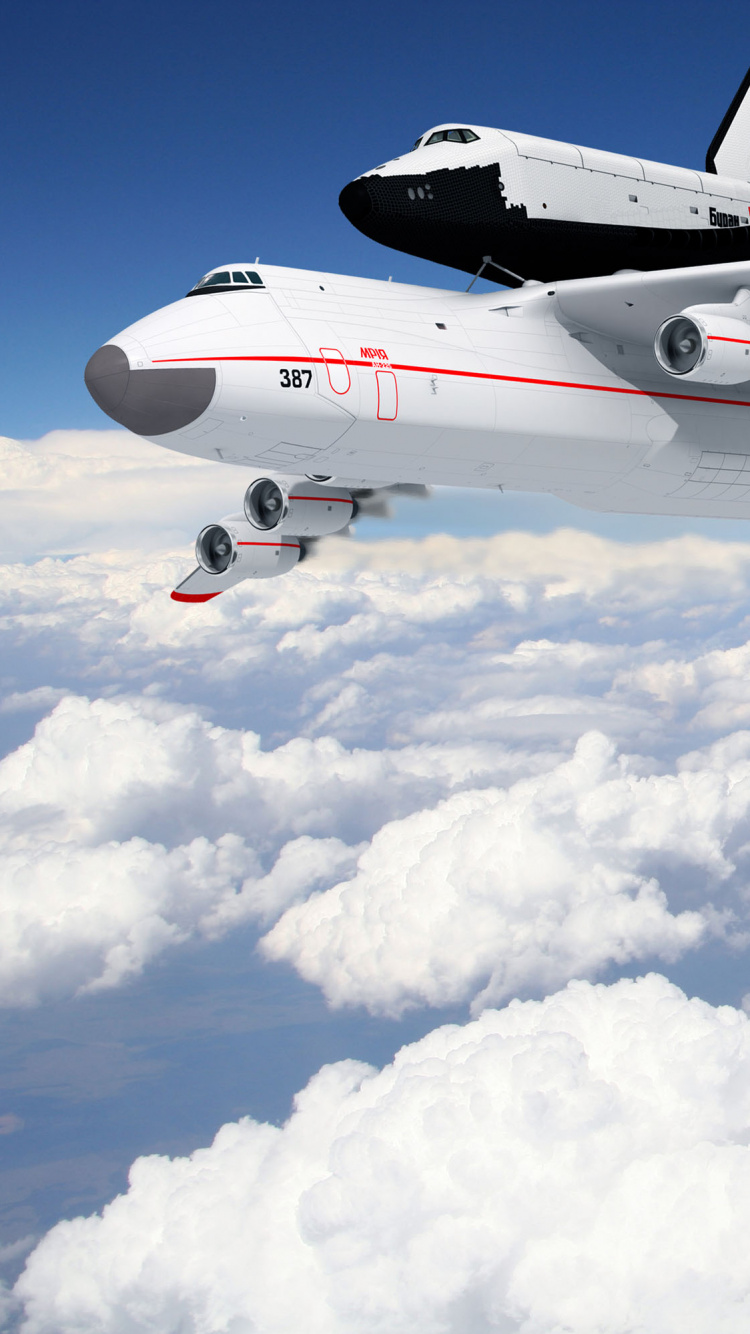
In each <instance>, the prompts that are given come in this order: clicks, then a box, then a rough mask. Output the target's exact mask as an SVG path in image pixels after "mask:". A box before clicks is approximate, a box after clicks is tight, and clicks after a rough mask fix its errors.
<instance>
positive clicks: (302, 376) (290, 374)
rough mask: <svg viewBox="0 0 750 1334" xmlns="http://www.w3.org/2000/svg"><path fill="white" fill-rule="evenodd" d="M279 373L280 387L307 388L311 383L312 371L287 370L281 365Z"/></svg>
mask: <svg viewBox="0 0 750 1334" xmlns="http://www.w3.org/2000/svg"><path fill="white" fill-rule="evenodd" d="M279 375H280V376H281V387H282V389H309V388H310V385H311V383H312V371H296V370H295V371H288V370H287V368H286V366H282V368H281V370H280V371H279Z"/></svg>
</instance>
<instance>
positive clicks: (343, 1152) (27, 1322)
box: [15, 975, 750, 1334]
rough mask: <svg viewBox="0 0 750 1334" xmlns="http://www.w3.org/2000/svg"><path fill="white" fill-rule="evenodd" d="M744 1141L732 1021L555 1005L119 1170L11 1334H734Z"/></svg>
mask: <svg viewBox="0 0 750 1334" xmlns="http://www.w3.org/2000/svg"><path fill="white" fill-rule="evenodd" d="M749 1139H750V1023H749V1022H748V1019H747V1016H746V1015H745V1014H744V1013H742V1012H741V1011H737V1010H734V1009H731V1008H729V1007H723V1008H720V1009H714V1008H712V1007H711V1006H710V1005H707V1004H705V1003H704V1002H702V1001H699V1000H687V999H686V997H685V996H684V995H683V994H682V992H680V991H679V990H677V988H675V987H673V986H671V985H670V984H669V983H668V982H667V981H666V980H665V979H663V978H660V977H658V976H654V975H651V976H649V977H647V978H644V979H641V980H639V981H637V982H633V981H621V982H619V983H617V984H615V985H613V986H610V987H606V986H602V985H598V986H592V985H590V984H588V983H585V982H574V983H571V984H570V985H569V986H568V987H567V989H566V990H564V991H561V992H559V993H558V994H556V995H553V996H551V997H549V998H548V999H546V1000H544V1001H542V1002H525V1003H521V1002H518V1001H514V1002H512V1003H511V1004H510V1005H509V1006H508V1007H507V1009H505V1010H502V1011H492V1010H488V1011H485V1013H484V1014H483V1015H482V1016H481V1018H480V1019H478V1020H476V1021H475V1022H473V1023H470V1024H468V1025H467V1026H465V1027H460V1026H451V1027H446V1028H439V1029H437V1030H436V1031H435V1032H433V1033H431V1034H430V1035H429V1036H428V1037H426V1038H424V1039H423V1040H422V1041H421V1042H418V1043H415V1044H414V1045H412V1046H409V1047H405V1048H404V1049H403V1050H402V1051H401V1052H399V1054H398V1055H397V1057H396V1058H395V1060H394V1062H393V1064H392V1065H389V1066H387V1067H386V1068H385V1069H384V1070H382V1071H379V1072H378V1071H376V1070H373V1069H372V1068H371V1067H368V1066H363V1065H361V1064H360V1063H357V1062H353V1061H346V1062H341V1063H339V1064H337V1065H334V1066H328V1067H325V1068H324V1069H323V1070H321V1071H320V1072H319V1074H317V1075H316V1076H315V1077H314V1078H313V1080H312V1081H311V1082H310V1084H309V1085H308V1086H307V1088H306V1089H305V1090H304V1091H303V1092H302V1093H300V1094H299V1095H298V1096H297V1099H296V1105H295V1111H294V1113H293V1115H292V1116H291V1118H290V1119H289V1121H288V1122H287V1123H286V1124H285V1125H284V1126H283V1127H281V1128H277V1127H274V1126H271V1125H260V1124H258V1123H256V1122H254V1121H252V1120H250V1119H244V1120H242V1121H240V1122H239V1123H236V1124H231V1125H225V1126H223V1127H222V1129H221V1130H220V1131H219V1133H218V1135H217V1136H216V1138H215V1140H214V1142H213V1144H212V1145H211V1146H210V1148H206V1149H200V1150H198V1151H197V1152H195V1153H194V1154H192V1156H191V1157H190V1158H178V1159H174V1160H169V1159H167V1158H163V1157H158V1156H154V1157H150V1158H142V1159H139V1160H138V1161H137V1162H136V1163H135V1164H134V1165H133V1167H132V1169H131V1173H130V1187H129V1190H128V1192H127V1194H125V1195H122V1196H120V1197H118V1198H117V1199H115V1200H114V1201H113V1202H112V1203H111V1204H109V1205H108V1206H107V1207H106V1208H105V1209H104V1210H103V1213H102V1215H101V1216H95V1217H90V1218H78V1219H74V1220H72V1221H70V1222H64V1223H60V1224H58V1225H57V1226H56V1227H55V1228H53V1229H52V1231H51V1232H50V1233H49V1234H48V1235H47V1236H46V1237H45V1238H44V1240H43V1241H42V1242H41V1244H40V1245H39V1246H38V1247H37V1248H36V1250H35V1251H34V1252H33V1253H32V1255H31V1256H30V1258H29V1260H28V1262H27V1267H26V1270H25V1272H24V1274H23V1275H22V1276H21V1278H20V1279H19V1280H18V1283H17V1285H16V1289H15V1300H16V1301H17V1302H18V1303H19V1304H22V1305H23V1309H24V1311H25V1319H24V1322H23V1324H22V1326H21V1328H22V1330H23V1334H53V1332H54V1334H85V1332H86V1331H92V1332H93V1331H94V1330H96V1331H97V1332H98V1334H124V1331H126V1330H127V1331H133V1332H134V1334H135V1332H136V1331H144V1334H145V1331H155V1330H158V1331H159V1332H160V1334H177V1331H180V1334H207V1331H211V1332H212V1334H251V1331H252V1334H288V1331H289V1330H293V1329H303V1328H304V1329H305V1330H308V1331H310V1334H376V1332H377V1334H380V1331H383V1330H386V1329H387V1330H388V1331H393V1334H401V1332H403V1334H406V1332H407V1331H409V1332H411V1331H413V1330H419V1331H420V1334H467V1332H468V1331H470V1332H471V1334H490V1331H501V1332H502V1334H512V1332H513V1331H516V1332H517V1334H550V1331H552V1330H555V1331H560V1334H631V1332H632V1331H633V1330H635V1329H643V1330H648V1331H649V1334H674V1331H675V1330H682V1329H684V1330H688V1329H689V1330H690V1331H691V1334H738V1331H739V1330H741V1329H744V1328H746V1326H747V1323H748V1320H750V1260H748V1253H747V1245H746V1237H747V1233H748V1228H750V1156H749V1155H748V1140H749Z"/></svg>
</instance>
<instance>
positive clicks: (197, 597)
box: [170, 588, 223, 602]
mask: <svg viewBox="0 0 750 1334" xmlns="http://www.w3.org/2000/svg"><path fill="white" fill-rule="evenodd" d="M222 591H223V590H222V589H221V588H220V589H219V591H218V592H217V593H178V592H177V590H176V589H175V591H174V593H170V597H171V598H172V600H173V601H174V602H210V601H211V598H217V597H218V596H219V593H221V592H222Z"/></svg>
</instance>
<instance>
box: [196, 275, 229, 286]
mask: <svg viewBox="0 0 750 1334" xmlns="http://www.w3.org/2000/svg"><path fill="white" fill-rule="evenodd" d="M231 281H232V280H231V278H230V277H229V274H228V273H209V275H208V277H207V278H201V280H200V282H199V283H196V287H215V286H216V284H217V283H230V282H231Z"/></svg>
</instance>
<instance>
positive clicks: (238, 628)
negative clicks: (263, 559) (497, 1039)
mask: <svg viewBox="0 0 750 1334" xmlns="http://www.w3.org/2000/svg"><path fill="white" fill-rule="evenodd" d="M6 455H7V459H6V462H7V468H6V473H5V481H4V484H3V486H2V487H0V513H2V514H6V515H7V517H8V522H9V524H11V528H12V524H13V523H15V522H17V523H18V525H20V526H21V527H23V530H24V532H26V531H29V532H31V530H32V528H33V525H31V528H30V527H29V524H28V523H27V518H28V515H27V514H26V510H25V509H24V506H32V507H33V505H35V504H36V503H37V501H38V502H39V503H40V504H41V505H42V506H44V505H47V504H49V513H48V517H49V525H48V526H47V527H46V528H45V530H44V531H45V534H46V536H45V539H44V543H46V545H47V548H48V549H50V550H60V549H64V548H65V547H66V544H67V543H69V542H72V541H73V540H74V539H75V540H78V539H80V544H81V545H83V546H86V545H87V544H88V545H89V546H91V547H96V546H97V545H99V544H101V543H102V542H103V541H104V540H105V539H106V536H107V534H110V536H111V538H112V540H113V541H115V542H117V541H119V542H124V543H126V544H128V545H129V544H130V543H131V542H132V541H133V540H135V539H136V538H137V540H138V541H141V540H143V542H144V544H145V545H147V546H149V547H151V548H152V550H151V554H150V555H148V556H146V555H144V553H143V552H140V553H139V552H133V551H123V550H119V551H118V550H111V551H109V552H105V551H97V550H94V551H89V553H88V554H85V555H79V556H77V557H75V558H73V559H65V560H62V559H53V558H51V557H48V558H46V559H41V560H38V561H36V562H35V563H31V564H9V565H6V566H4V567H3V581H2V587H1V588H0V634H1V635H2V638H3V650H4V664H5V667H6V675H5V677H4V681H3V686H4V690H5V699H4V702H0V716H2V718H3V720H4V725H6V726H10V725H11V724H12V725H13V727H14V728H17V727H18V726H19V725H20V721H21V720H22V718H23V712H24V711H26V712H32V713H33V711H35V710H36V711H37V712H39V711H40V710H43V709H45V708H49V707H50V706H51V705H52V704H54V702H55V701H56V700H60V703H59V704H58V706H57V708H56V709H55V710H54V712H53V713H52V714H51V715H50V717H49V718H48V719H46V720H43V722H42V723H41V724H40V727H39V728H38V730H37V733H36V735H35V737H34V739H33V741H32V742H30V743H29V745H28V746H26V747H22V748H21V749H20V750H19V751H17V752H16V753H15V754H14V755H10V756H8V757H7V758H6V760H5V761H4V762H3V763H2V765H1V766H0V808H2V810H3V813H4V817H5V822H6V828H7V833H6V835H5V841H4V842H2V843H0V858H2V859H3V861H4V866H5V871H6V873H7V874H6V877H5V883H6V888H5V892H4V896H3V904H4V912H5V914H6V917H5V921H6V927H7V931H6V934H5V937H4V944H3V946H2V968H1V969H0V994H2V996H3V998H4V1000H5V1001H6V1003H14V1002H16V1001H18V1000H21V1001H23V1002H24V1003H28V1002H31V1001H33V1000H35V999H38V998H40V997H43V996H47V995H59V994H67V993H69V992H70V991H71V990H73V991H75V990H78V989H80V988H86V987H90V986H94V985H102V984H103V983H104V982H105V981H106V982H107V984H114V983H115V982H117V981H118V980H123V979H125V978H126V977H128V976H129V975H131V973H132V972H133V971H137V970H138V969H140V968H141V967H143V966H144V964H145V963H146V962H147V961H148V960H149V959H150V958H152V957H154V956H155V954H156V953H158V952H159V951H160V950H162V949H164V948H166V947H167V946H170V945H174V944H177V943H179V942H180V941H182V940H184V939H186V938H188V937H190V936H194V935H196V934H198V935H204V936H206V935H215V934H217V933H221V932H223V931H226V930H229V929H231V928H232V927H233V926H235V925H239V924H240V923H243V922H246V921H248V920H253V921H257V922H259V923H262V924H264V925H265V926H268V925H270V924H271V923H273V922H274V921H275V920H276V919H277V918H278V917H279V915H280V914H281V915H282V918H281V921H280V922H279V923H278V925H277V926H276V927H275V929H274V930H273V932H272V933H271V935H270V937H269V942H268V948H269V949H270V950H271V951H272V952H273V954H274V955H275V957H277V958H280V959H281V958H283V959H285V960H288V961H290V962H292V963H293V964H294V966H295V967H297V968H299V969H300V971H301V972H302V973H303V974H304V975H305V976H306V977H308V978H310V979H312V980H315V981H316V982H318V984H319V985H322V986H324V987H325V989H326V992H327V994H328V995H329V997H330V998H331V999H332V1000H333V1001H335V1002H337V1003H344V1002H346V1003H351V1002H363V1003H365V1004H367V1005H369V1006H371V1008H373V1009H378V1010H387V1011H389V1012H398V1011H399V1010H400V1009H401V1008H402V1007H403V1006H404V1005H410V1004H424V1003H431V1004H443V1003H445V1002H447V1001H450V1000H455V999H465V1000H469V1001H471V1000H473V1001H474V1003H475V1004H476V1005H480V1004H482V1003H485V1002H486V1001H487V1000H488V999H491V998H497V997H501V996H504V995H507V994H509V991H510V990H512V989H513V988H514V987H533V988H538V987H544V986H551V985H558V984H559V983H561V982H563V981H564V980H566V979H567V978H568V977H569V976H571V974H573V973H576V972H583V973H586V974H587V975H591V976H593V975H596V974H597V973H599V972H600V971H601V970H602V969H604V968H606V967H608V966H609V965H612V964H614V965H622V964H624V963H625V962H627V961H628V960H631V959H639V958H644V957H648V956H651V955H654V956H657V957H660V958H661V959H663V960H670V959H672V958H674V957H676V956H677V955H678V954H679V953H680V951H683V950H685V949H686V948H696V947H698V946H699V945H700V943H701V941H703V940H704V939H706V938H707V937H708V935H709V934H713V935H714V936H715V934H716V933H717V932H724V933H725V934H727V933H730V934H731V936H732V941H733V944H734V946H736V947H739V946H740V945H741V944H743V942H744V935H743V932H744V930H745V926H746V918H747V902H746V897H745V892H744V880H743V876H744V873H745V866H746V862H745V853H744V851H743V844H744V843H747V841H748V834H747V809H746V804H745V797H744V793H745V790H746V786H747V784H746V779H745V768H744V766H745V764H746V759H745V756H746V755H747V753H748V748H747V742H746V737H745V734H744V732H743V731H742V730H737V729H744V728H745V727H746V726H747V725H748V721H750V695H748V692H747V689H746V685H745V680H746V677H747V670H746V668H747V660H748V648H747V635H748V624H749V623H748V622H746V610H745V609H746V606H747V603H748V597H749V595H750V545H748V544H744V543H739V542H727V543H719V542H712V541H709V540H707V539H705V538H700V537H683V538H679V539H675V540H673V541H669V542H661V543H658V542H651V543H632V544H622V543H615V542H609V541H606V540H605V539H603V538H600V537H596V536H594V535H592V534H588V533H581V532H575V531H573V530H568V531H565V532H558V533H553V534H548V535H544V536H534V535H530V534H527V533H503V534H500V535H498V536H497V537H495V538H492V539H490V540H469V541H467V540H457V539H454V538H450V537H446V536H444V535H443V536H441V535H435V536H433V537H430V538H428V539H426V540H425V541H421V542H416V541H405V540H398V541H385V542H382V543H379V544H378V543H375V544H369V545H368V544H363V543H359V542H349V543H347V542H344V541H338V542H335V541H332V542H331V543H329V544H328V545H324V546H323V547H322V548H321V552H320V554H319V556H318V557H316V558H315V559H314V560H312V561H311V562H310V563H309V564H308V565H305V566H303V567H302V568H301V569H300V570H298V571H294V572H293V573H292V574H291V575H290V576H288V577H287V578H283V579H280V580H278V581H275V580H271V581H267V582H264V583H261V584H258V585H256V586H253V585H251V584H248V585H243V586H241V587H240V588H239V589H238V590H236V591H235V592H233V593H231V594H227V595H225V596H223V597H222V598H219V599H217V600H216V601H215V602H212V603H211V604H209V605H207V606H201V607H199V608H185V607H184V606H179V605H177V604H175V603H172V602H171V601H170V600H169V596H168V593H169V590H170V588H171V587H173V585H174V583H175V582H177V581H179V579H180V578H181V577H183V576H184V574H185V573H186V572H187V569H189V566H190V554H189V542H188V541H187V540H186V542H185V546H184V547H183V548H182V549H181V551H180V552H175V551H174V550H161V551H157V550H155V549H153V546H154V543H156V542H159V541H164V540H165V537H164V534H165V533H167V532H168V531H171V526H172V523H173V519H174V516H175V515H176V514H177V513H178V512H179V513H180V514H182V513H185V514H192V513H193V512H195V515H196V517H195V525H196V526H199V525H200V523H201V522H202V521H203V519H205V518H206V517H207V516H208V517H210V515H211V514H213V513H215V512H218V511H215V510H214V509H212V508H211V507H212V506H213V505H214V498H215V497H214V498H212V497H213V492H212V491H211V487H212V486H213V485H214V483H213V482H211V481H210V478H211V477H213V478H218V479H220V481H221V485H222V486H223V485H224V479H226V480H228V481H229V482H230V483H231V486H236V485H237V483H238V482H239V483H240V484H241V483H242V482H243V480H244V474H243V473H242V471H241V470H237V471H236V472H235V471H233V470H231V469H227V468H223V467H222V466H221V465H205V466H204V465H201V464H196V463H195V462H191V461H190V460H184V459H181V458H180V457H179V456H174V455H172V454H170V453H169V452H168V451H164V450H160V449H158V448H156V447H151V446H148V445H145V444H143V442H138V441H135V440H134V439H132V438H130V437H128V436H127V434H125V433H122V432H109V433H104V432H103V433H96V432H90V433H73V432H69V433H56V434H55V435H53V436H50V437H46V438H45V440H44V441H41V442H37V443H36V444H32V445H17V444H15V443H14V442H6ZM175 470H176V471H175ZM179 479H182V481H180V480H179ZM131 483H132V485H131ZM178 483H179V485H178ZM91 488H94V489H93V490H92V489H91ZM96 488H99V491H96ZM180 488H182V489H180ZM94 502H96V503H94ZM14 506H17V507H18V508H17V510H16V509H14ZM170 507H171V508H170ZM191 507H192V508H191ZM230 507H231V506H230ZM209 509H210V513H209ZM198 511H200V514H199V513H198ZM14 514H17V518H16V519H14V518H13V515H14ZM25 515H26V517H24V516H25ZM87 515H88V516H89V517H90V522H91V524H92V525H93V526H91V527H87V526H86V524H87V523H89V519H88V518H87V517H86V516H87ZM170 516H172V517H170ZM191 522H192V521H191ZM139 524H142V526H143V533H141V530H140V529H139V527H138V525H139ZM61 525H62V526H61ZM117 525H119V527H118V526H117ZM9 531H10V529H9ZM13 531H15V530H13ZM139 534H140V535H139ZM144 534H145V536H144ZM76 535H77V537H76ZM134 535H135V537H134ZM29 540H30V541H31V540H32V538H31V537H30V538H29ZM180 540H181V541H182V539H180ZM44 543H43V544H42V545H44ZM50 645H53V646H54V656H53V655H52V654H51V653H50ZM123 690H124V691H132V692H133V694H132V696H128V698H125V699H123V698H119V697H110V698H106V699H102V700H98V701H97V700H94V701H93V702H90V701H89V700H82V699H81V698H80V695H81V693H82V692H84V693H85V694H86V695H95V694H96V693H97V692H103V693H104V694H106V695H108V696H112V695H113V693H114V694H115V696H117V695H118V694H119V692H121V691H123ZM139 691H140V692H141V694H140V696H139V695H138V693H137V692H139ZM175 699H181V700H183V701H184V700H196V701H197V703H196V704H195V705H192V704H189V705H186V704H184V703H181V704H177V703H174V702H167V701H174V700H175ZM207 715H208V716H207ZM210 717H213V718H216V719H218V720H219V721H220V722H221V723H223V724H225V725H224V726H223V727H219V726H214V725H213V724H212V722H211V721H210V720H209V718H210ZM727 732H728V733H729V738H728V739H727V740H726V741H725V742H724V743H723V747H724V748H723V750H721V751H716V750H712V749H711V745H712V743H713V742H714V741H715V739H716V737H717V736H718V737H721V735H722V734H723V733H727ZM590 733H597V734H602V735H603V736H604V737H606V741H603V740H597V739H596V737H593V738H589V739H588V740H587V741H586V742H585V743H581V738H582V737H584V736H586V735H587V734H590ZM15 734H16V735H17V733H15ZM579 743H580V744H579ZM577 744H579V750H578V752H577V757H576V759H575V760H571V754H572V752H573V749H574V747H575V746H576V745H577ZM688 749H690V751H691V752H693V751H694V756H693V758H692V759H691V758H688V759H684V760H683V761H680V763H679V765H678V757H679V756H680V755H684V752H685V751H686V750H688ZM717 756H718V758H717ZM363 843H365V844H367V845H368V846H366V847H365V849H364V851H363V850H362V847H361V845H362V844H363ZM529 848H530V849H531V852H528V851H527V850H528V849H529ZM519 850H520V851H519ZM358 855H359V864H358V869H357V870H356V874H355V875H354V876H353V878H352V879H347V878H346V877H347V876H350V874H351V868H352V867H353V863H354V860H355V859H356V857H357V856H358ZM337 880H338V881H341V884H339V885H337V884H336V881H337ZM37 885H38V886H39V888H38V889H37ZM316 889H318V890H320V891H321V892H320V893H319V894H317V895H316V894H315V893H314V891H315V890H316ZM238 891H239V892H238ZM311 893H312V894H313V897H309V896H310V895H311ZM712 904H714V905H715V906H716V908H717V909H718V910H719V911H718V913H717V911H715V909H714V907H713V906H712ZM722 914H723V915H722ZM365 920H368V921H371V923H372V929H371V930H369V931H365V930H364V927H363V922H364V921H365ZM3 969H4V971H3Z"/></svg>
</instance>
